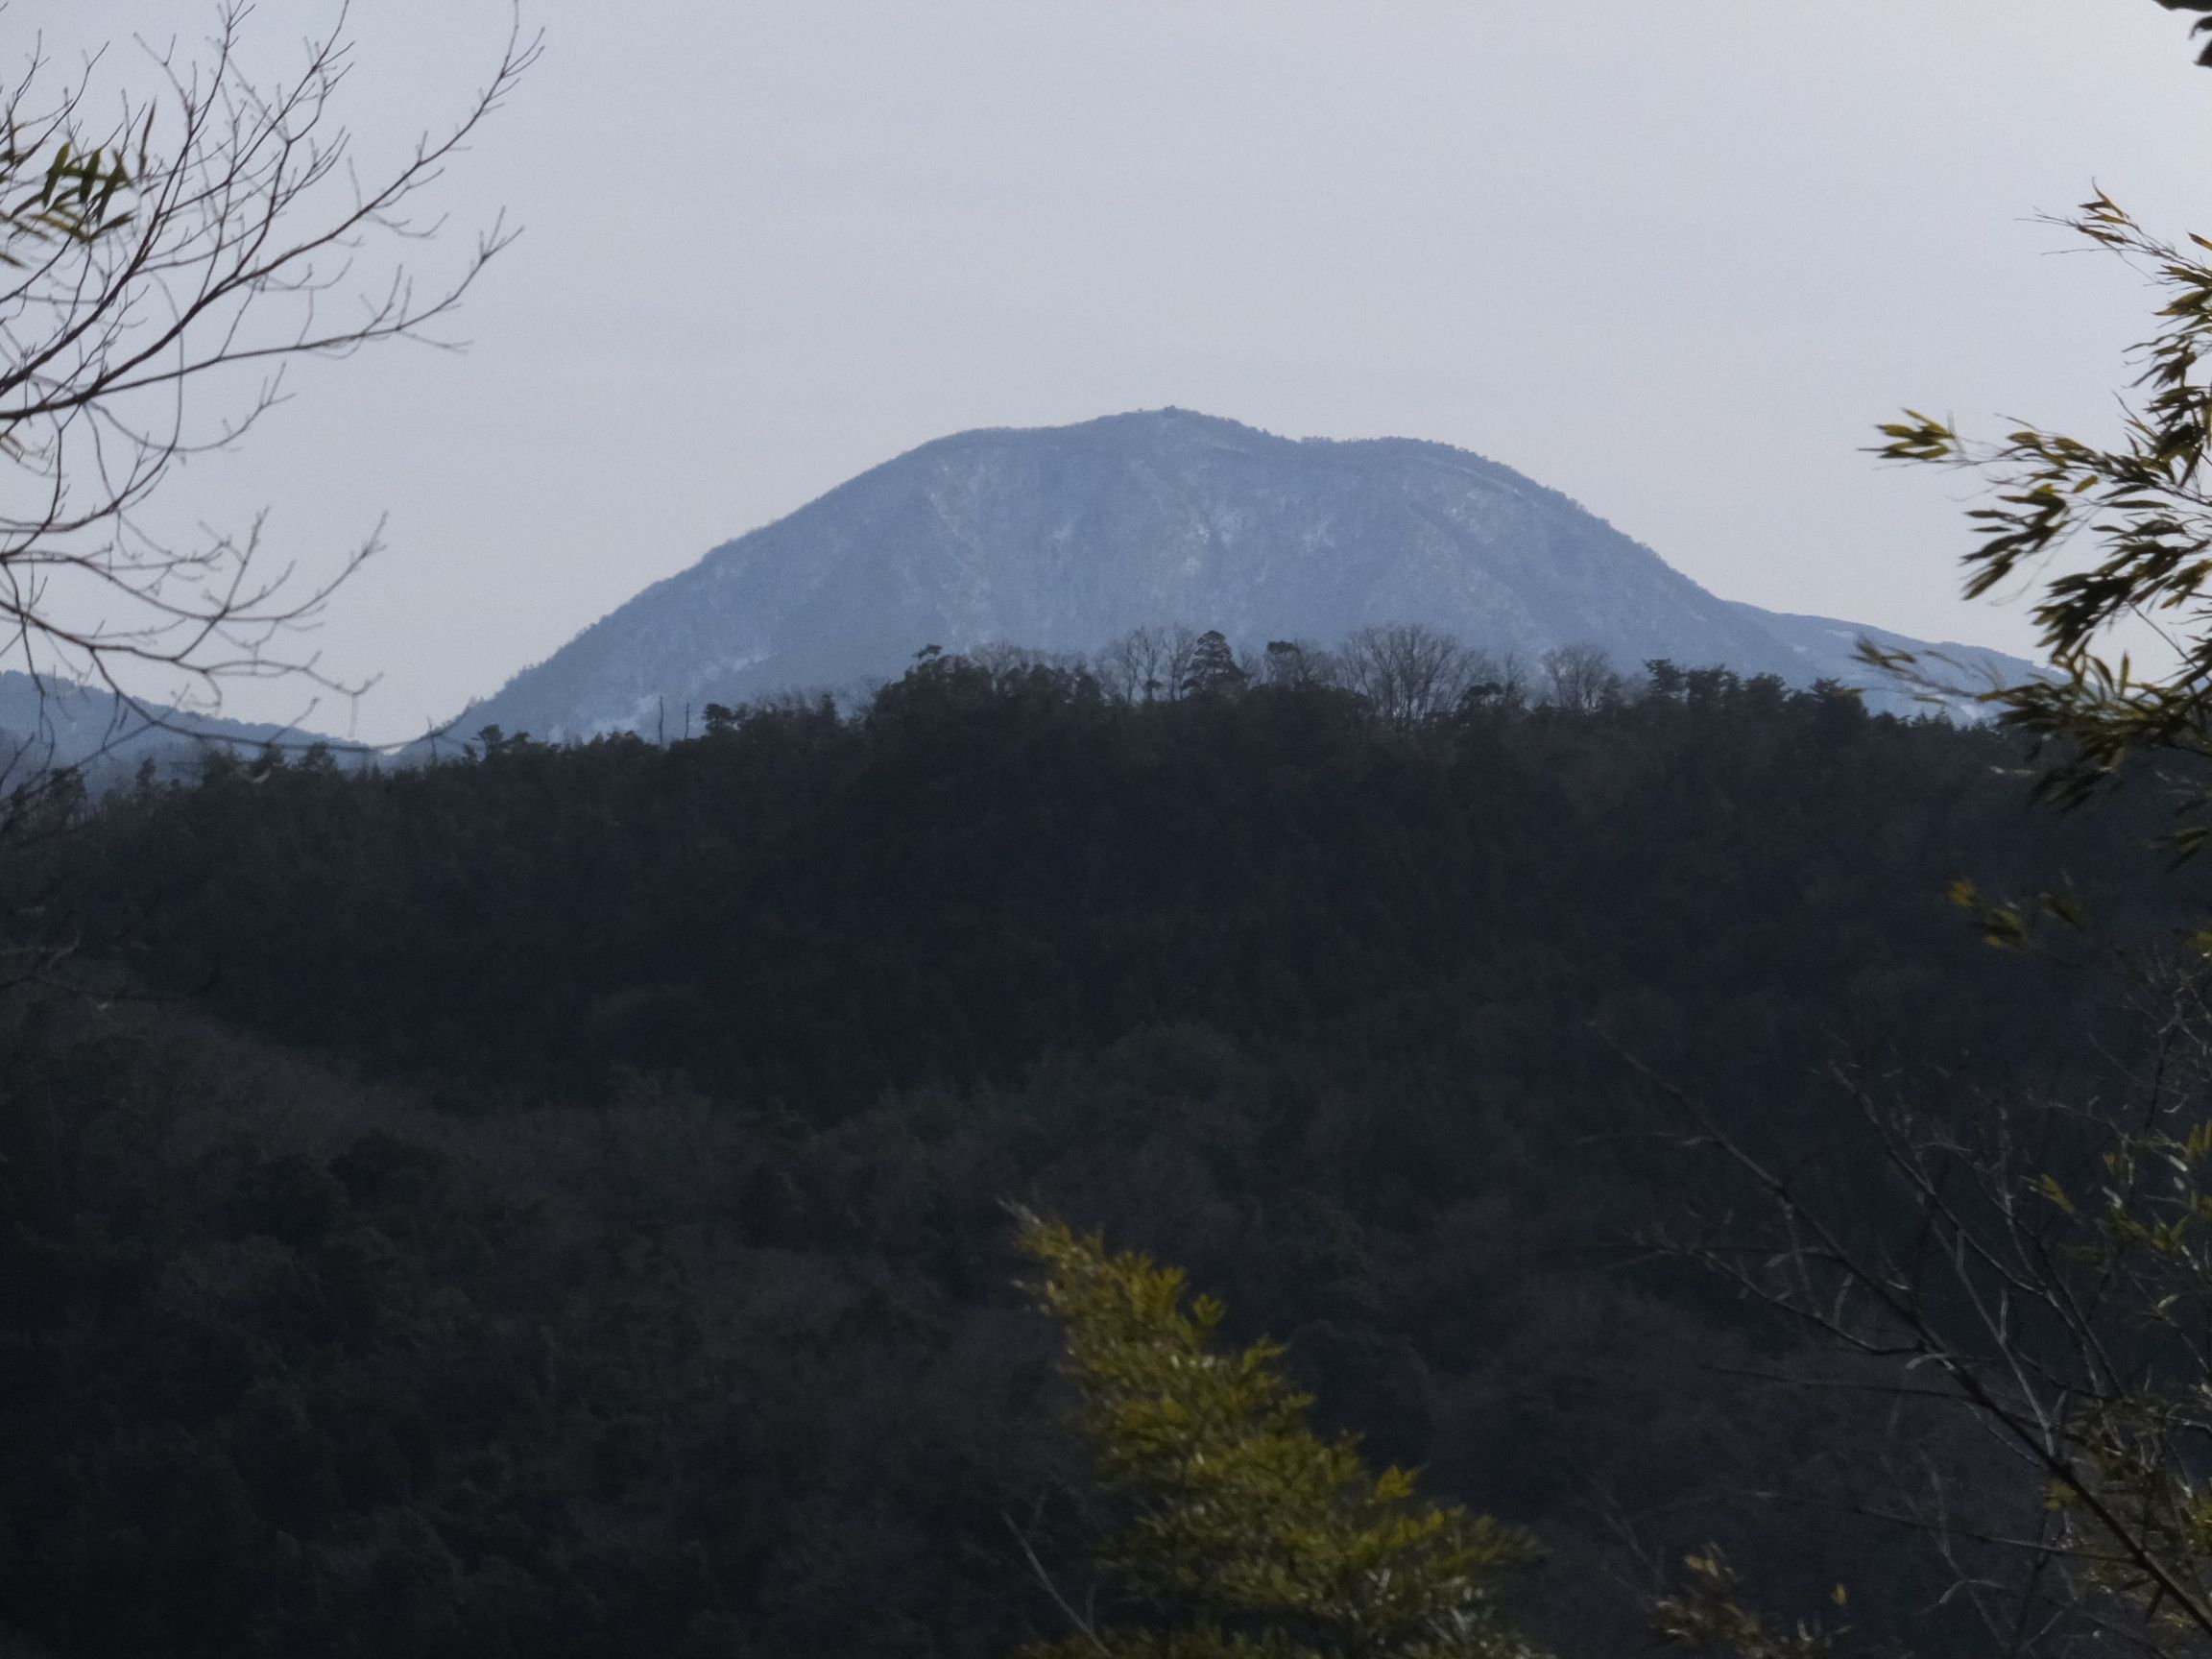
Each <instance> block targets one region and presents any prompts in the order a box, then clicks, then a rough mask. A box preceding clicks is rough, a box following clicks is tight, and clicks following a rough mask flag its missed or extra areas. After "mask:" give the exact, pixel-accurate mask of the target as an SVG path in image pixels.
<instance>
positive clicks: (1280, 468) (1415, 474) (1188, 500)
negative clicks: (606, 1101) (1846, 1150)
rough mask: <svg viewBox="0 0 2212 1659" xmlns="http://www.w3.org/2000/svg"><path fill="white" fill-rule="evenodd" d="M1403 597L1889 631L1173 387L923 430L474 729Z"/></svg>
mask: <svg viewBox="0 0 2212 1659" xmlns="http://www.w3.org/2000/svg"><path fill="white" fill-rule="evenodd" d="M1395 621H1421V622H1426V623H1428V624H1430V625H1431V626H1434V627H1438V628H1442V629H1445V630H1447V631H1449V632H1451V633H1454V634H1455V635H1457V636H1459V637H1461V638H1463V639H1465V640H1467V641H1468V642H1470V643H1472V644H1478V645H1481V646H1483V647H1485V648H1488V649H1490V650H1492V651H1494V652H1504V651H1516V652H1520V653H1522V654H1523V655H1524V656H1530V655H1533V654H1536V653H1539V652H1541V651H1543V650H1545V649H1548V648H1550V647H1551V646H1554V645H1559V644H1565V643H1570V642H1587V643H1592V644H1597V645H1599V646H1602V647H1603V648H1604V649H1605V650H1607V651H1608V652H1609V653H1611V654H1612V656H1613V657H1614V659H1615V660H1616V661H1618V662H1619V663H1621V664H1622V665H1623V666H1624V667H1625V666H1633V665H1635V664H1636V663H1639V662H1641V661H1644V660H1645V659H1647V658H1651V657H1661V656H1664V657H1671V658H1673V659H1675V660H1676V661H1681V662H1684V663H1687V664H1704V663H1716V662H1719V663H1726V664H1728V665H1729V666H1731V667H1734V668H1736V669H1738V670H1740V671H1743V672H1746V673H1756V672H1770V673H1778V674H1781V675H1783V676H1784V677H1785V678H1787V679H1789V680H1790V681H1791V682H1793V683H1796V684H1807V683H1810V682H1811V681H1812V680H1814V679H1816V678H1820V677H1822V676H1830V677H1836V678H1841V679H1847V680H1851V681H1853V682H1858V681H1862V680H1863V679H1864V678H1865V676H1864V674H1863V671H1862V670H1860V669H1859V668H1858V667H1857V665H1856V664H1855V663H1854V662H1853V661H1852V655H1851V654H1852V645H1853V641H1854V640H1855V639H1856V638H1857V637H1858V636H1859V635H1860V634H1861V633H1863V632H1872V633H1875V634H1876V635H1877V637H1881V638H1884V639H1893V638H1895V637H1894V636H1888V635H1885V634H1881V633H1880V631H1878V630H1865V629H1862V628H1860V627H1858V626H1856V625H1854V624H1850V623H1844V622H1836V621H1831V620H1829V619H1826V618H1821V617H1804V616H1786V615H1781V614H1778V613H1771V612H1766V611H1761V610H1758V609H1756V608H1755V607H1752V606H1748V605H1742V604H1736V603H1733V602H1730V601H1728V600H1724V599H1720V598H1718V597H1716V596H1715V595H1714V594H1712V593H1709V592H1707V591H1706V590H1705V589H1703V588H1700V587H1699V586H1698V585H1697V584H1696V583H1695V582H1693V581H1691V580H1690V579H1689V578H1688V577H1687V576H1684V575H1682V574H1681V573H1680V572H1678V571H1676V570H1673V569H1671V567H1670V566H1668V565H1666V563H1665V562H1664V561H1662V560H1661V559H1660V558H1659V557H1658V555H1657V554H1655V553H1653V552H1652V551H1651V550H1650V549H1649V548H1647V547H1645V546H1644V545H1642V544H1641V543H1639V542H1637V541H1631V540H1630V539H1629V538H1628V537H1626V536H1623V535H1622V534H1621V533H1620V532H1619V531H1617V530H1615V529H1613V528H1612V526H1610V525H1608V524H1606V523H1605V522H1604V521H1603V520H1601V519H1599V518H1598V517H1594V516H1593V515H1591V514H1589V513H1587V512H1585V511H1584V510H1583V509H1581V508H1580V507H1578V506H1576V505H1575V503H1574V502H1573V501H1571V500H1570V499H1568V498H1567V497H1566V496H1564V495H1562V494H1560V493H1557V492H1556V491H1552V490H1548V489H1545V488H1544V487H1543V486H1541V485H1539V484H1536V483H1533V482H1531V481H1530V480H1528V479H1527V478H1525V477H1523V476H1522V475H1521V474H1519V473H1517V472H1515V471H1513V470H1512V469H1509V468H1506V467H1502V466H1500V465H1498V464H1497V463H1496V462H1492V461H1486V460H1484V459H1483V458H1482V457H1480V456H1479V455H1474V454H1470V453H1469V452H1467V451H1465V450H1461V449H1455V448H1452V447H1450V446H1448V445H1441V444H1431V443H1423V442H1419V441H1416V440H1410V439H1397V438H1389V439H1375V440H1366V441H1360V442H1354V443H1338V442H1330V441H1323V440H1316V439H1307V440H1304V441H1296V440H1291V439H1286V438H1278V437H1275V436H1272V435H1271V434H1268V433H1264V432H1261V431H1257V430H1255V429H1254V428H1252V427H1249V426H1243V425H1239V424H1238V423H1237V422H1235V421H1223V420H1217V419H1214V418H1211V417H1208V416H1202V415H1193V414H1190V413H1189V412H1187V411H1182V410H1175V409H1166V410H1157V411H1149V412H1144V413H1140V414H1130V415H1117V416H1110V417H1107V418H1105V419H1103V420H1098V421H1088V422H1085V423H1083V424H1081V425H1075V426H1062V427H1048V428H1038V429H1030V430H988V431H977V432H966V433H961V434H958V435H956V436H953V437H950V438H944V439H940V440H938V441H936V442H935V443H931V444H926V445H923V446H922V447H921V448H918V449H915V450H912V451H910V452H908V453H907V454H905V455H902V456H900V457H899V458H898V459H896V460H894V461H890V462H887V463H886V464H884V465H883V466H880V467H877V468H875V469H872V470H870V471H867V472H864V473H862V474H861V475H860V476H858V477H856V478H854V479H853V480H851V481H850V482H848V483H846V484H844V485H841V486H839V487H838V488H837V489H835V490H832V491H830V492H829V493H828V494H827V495H824V496H822V497H821V498H820V499H819V500H816V501H814V502H812V503H810V504H809V505H807V506H805V507H803V508H801V509H800V510H799V511H798V512H796V513H793V514H791V515H790V516H789V517H785V518H781V519H779V520H778V521H777V522H775V523H773V524H770V525H767V526H765V527H764V528H762V529H759V530H756V531H754V532H753V533H751V534H750V535H747V536H743V537H740V538H738V539H737V540H736V541H731V542H727V543H725V544H724V545H722V546H720V547H717V548H715V549H714V550H713V551H712V552H710V553H709V554H708V555H707V556H706V558H704V559H703V560H701V561H700V562H699V563H698V564H697V565H694V566H692V567H691V568H690V569H689V570H686V571H685V572H683V573H682V574H681V575H677V576H673V577H670V578H669V579H668V580H666V581H663V582H661V583H657V584H656V585H654V586H653V587H651V588H648V589H646V590H645V591H644V592H642V593H640V594H639V595H638V596H637V598H635V599H633V600H632V601H630V602H629V603H628V604H626V605H624V606H623V607H621V608H620V609H619V610H617V611H615V612H613V613H612V614H610V615H608V616H607V617H605V618H603V619H602V620H600V621H599V622H597V623H595V624H593V625H592V626H591V627H590V628H588V629H586V630H585V631H584V632H583V633H582V634H581V635H579V636H578V637H576V638H575V639H573V640H571V641H570V642H569V643H568V644H567V645H565V646H564V647H563V648H562V649H561V650H560V651H558V652H556V653H555V654H554V655H553V656H552V657H550V658H549V659H547V660H546V661H543V662H541V663H540V664H538V665H537V666H535V667H533V668H529V669H527V670H525V671H524V672H522V673H521V674H518V675H517V676H516V677H515V679H514V680H512V681H511V682H510V683H509V684H508V685H507V686H506V687H505V688H504V689H502V690H501V691H500V692H499V693H498V694H497V695H496V696H494V697H493V698H491V699H489V700H487V701H485V702H483V703H481V704H478V705H476V706H474V707H472V708H471V709H469V710H468V711H467V712H466V713H465V714H464V715H463V716H462V717H461V718H460V720H459V721H458V722H456V728H457V730H458V731H459V732H461V733H470V732H474V731H476V730H478V729H479V728H480V727H482V726H483V725H485V724H488V723H496V724H498V725H501V726H503V727H505V728H506V729H507V730H509V731H511V732H513V731H527V732H531V733H535V734H536V735H538V736H540V737H544V738H576V737H583V736H589V735H591V734H593V733H600V732H606V731H612V730H619V729H623V728H630V729H637V730H642V731H645V732H647V733H652V732H653V731H654V730H655V729H656V725H657V723H659V722H662V721H665V722H666V723H667V729H668V731H669V732H670V734H674V732H675V731H676V730H677V727H678V723H680V722H681V720H682V719H683V711H684V709H685V708H686V707H688V708H691V709H697V708H699V707H701V706H703V705H705V704H707V703H709V702H720V703H726V704H736V703H740V702H744V701H747V700H749V699H753V698H757V697H760V696H763V695H766V694H769V693H772V692H775V691H778V690H784V689H790V688H810V687H829V688H840V689H842V688H846V687H849V686H852V685H854V684H856V683H858V682H861V681H864V680H866V679H868V678H870V677H891V676H895V675H897V674H898V673H900V672H901V671H902V669H903V667H904V665H905V664H906V663H907V662H908V661H910V660H911V658H912V657H913V655H914V653H915V652H916V651H917V650H919V649H921V648H922V647H923V646H925V645H928V644H938V645H942V646H944V647H946V648H947V649H949V650H961V649H966V648H969V647H972V646H974V645H978V644H982V643H985V642H988V641H992V640H1003V641H1008V642H1011V643H1015V644H1020V645H1025V646H1031V647H1035V648H1038V649H1043V650H1053V651H1085V652H1087V651H1091V650H1094V649H1096V648H1097V647H1098V646H1100V645H1102V644H1104V643H1106V642H1107V641H1108V640H1109V639H1111V638H1113V637H1117V636H1118V635H1120V634H1122V633H1124V632H1126V631H1127V630H1129V629H1131V628H1133V627H1137V626H1139V625H1142V624H1146V623H1184V624H1187V625H1189V626H1191V627H1195V628H1218V629H1220V630H1221V631H1222V632H1224V633H1225V634H1227V635H1228V636H1229V637H1230V638H1231V639H1232V640H1233V641H1235V642H1236V643H1238V645H1240V646H1245V647H1251V648H1257V647H1259V646H1261V645H1263V644H1264V643H1265V642H1266V641H1267V640H1268V639H1271V638H1292V637H1306V638H1316V639H1320V640H1323V641H1329V640H1333V639H1334V638H1336V637H1339V636H1341V635H1343V634H1344V633H1346V632H1348V631H1350V630H1351V629H1354V628H1358V627H1360V626H1363V625H1365V624H1369V623H1378V622H1395ZM1970 655H1971V656H1974V657H1979V658H1989V659H1992V660H1994V661H1997V662H1998V663H1999V665H2000V667H2001V669H2002V671H2005V672H2008V673H2010V674H2018V673H2022V672H2025V671H2026V669H2027V665H2026V664H2025V663H2021V662H2018V661H2016V660H2007V659H1996V658H1995V657H1994V654H1992V653H1986V652H1973V653H1970Z"/></svg>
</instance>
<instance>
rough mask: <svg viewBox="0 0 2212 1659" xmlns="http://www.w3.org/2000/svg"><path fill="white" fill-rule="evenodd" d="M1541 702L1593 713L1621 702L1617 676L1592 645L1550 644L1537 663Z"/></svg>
mask: <svg viewBox="0 0 2212 1659" xmlns="http://www.w3.org/2000/svg"><path fill="white" fill-rule="evenodd" d="M1537 661H1538V663H1539V665H1540V666H1541V667H1542V668H1543V670H1544V681H1545V701H1546V702H1548V703H1550V704H1551V706H1552V707H1553V708H1555V709H1571V710H1573V711H1574V712H1575V713H1577V714H1589V713H1594V712H1595V711H1597V710H1598V709H1602V708H1604V707H1605V706H1606V705H1607V704H1609V703H1616V702H1619V701H1620V699H1621V676H1620V675H1619V674H1618V673H1616V672H1615V671H1614V668H1613V661H1612V659H1611V658H1609V657H1607V656H1606V655H1605V653H1604V651H1603V650H1601V649H1600V648H1599V647H1598V646H1596V645H1554V646H1553V647H1552V648H1551V650H1549V651H1547V652H1545V653H1544V655H1543V656H1542V657H1541V658H1539V659H1538V660H1537Z"/></svg>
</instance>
